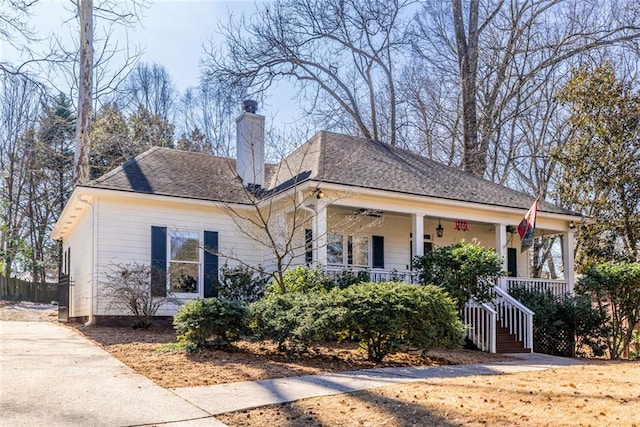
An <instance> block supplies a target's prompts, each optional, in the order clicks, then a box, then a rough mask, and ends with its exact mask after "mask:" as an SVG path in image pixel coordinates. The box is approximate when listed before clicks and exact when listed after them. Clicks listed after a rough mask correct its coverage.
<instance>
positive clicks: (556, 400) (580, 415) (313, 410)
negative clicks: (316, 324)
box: [0, 301, 640, 427]
mask: <svg viewBox="0 0 640 427" xmlns="http://www.w3.org/2000/svg"><path fill="white" fill-rule="evenodd" d="M0 320H30V321H56V310H55V307H54V306H48V305H32V304H30V303H20V304H13V303H4V302H2V301H0ZM66 326H68V327H71V328H73V330H75V331H76V332H78V333H80V334H83V335H85V336H86V337H87V338H89V339H90V340H93V341H95V342H96V344H98V345H100V346H102V347H103V348H104V349H105V350H107V351H108V352H110V353H111V354H113V355H114V356H115V357H117V358H118V359H120V360H121V361H123V362H124V363H125V364H127V365H129V366H131V367H132V368H133V369H134V370H136V371H137V372H139V373H141V374H143V375H146V376H147V377H149V378H151V379H152V380H153V381H155V382H157V383H158V384H160V385H161V386H164V387H185V386H192V385H204V384H218V383H223V382H234V381H244V380H255V379H264V378H276V377H286V376H292V375H302V374H313V373H320V372H336V371H343V370H351V369H359V368H368V367H373V366H407V365H419V364H421V365H422V364H425V365H434V364H435V365H438V364H451V363H481V362H491V361H498V360H505V359H506V357H505V356H500V355H491V354H486V353H480V352H472V351H463V350H457V351H448V350H447V351H438V352H431V353H429V355H428V357H426V358H421V357H419V356H417V355H410V354H397V355H394V356H393V357H390V358H389V359H388V360H385V363H383V364H378V365H373V364H371V363H369V362H366V361H365V360H364V355H363V354H361V353H359V352H358V350H357V348H356V346H354V345H345V346H335V345H325V346H318V347H317V348H314V349H313V350H312V352H311V353H309V354H305V355H297V356H286V355H283V354H280V353H278V352H276V351H275V349H274V348H273V346H271V345H268V344H258V343H250V342H241V343H239V344H238V346H237V348H235V350H234V351H231V352H223V351H214V350H210V351H204V352H201V353H199V354H197V355H188V354H187V353H185V352H182V351H172V347H171V345H170V344H171V343H174V342H175V335H174V334H173V331H172V330H171V329H170V328H164V329H162V328H156V329H151V330H149V331H134V330H132V329H130V328H122V327H120V328H117V327H86V328H85V327H83V326H81V325H66ZM216 418H217V419H219V420H220V421H222V422H224V423H225V424H227V425H229V426H284V427H286V426H292V427H297V426H305V427H306V426H397V427H405V426H431V425H435V426H548V425H554V426H601V425H607V426H609V425H610V426H629V427H640V362H610V361H601V360H600V361H585V363H584V364H582V365H579V366H574V367H567V368H561V369H552V370H545V371H533V372H527V373H518V374H511V375H496V376H469V377H459V378H448V379H430V380H426V381H421V382H417V383H411V384H400V385H393V386H387V387H381V388H377V389H371V390H365V391H360V392H356V393H350V394H340V395H335V396H326V397H319V398H312V399H305V400H300V401H297V402H292V403H288V404H284V405H273V406H267V407H262V408H257V409H254V410H250V411H241V412H234V413H228V414H223V415H221V416H217V417H216Z"/></svg>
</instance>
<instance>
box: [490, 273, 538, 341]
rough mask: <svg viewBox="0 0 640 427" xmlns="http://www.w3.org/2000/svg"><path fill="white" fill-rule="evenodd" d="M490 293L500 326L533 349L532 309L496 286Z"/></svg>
mask: <svg viewBox="0 0 640 427" xmlns="http://www.w3.org/2000/svg"><path fill="white" fill-rule="evenodd" d="M492 294H493V306H494V307H495V308H496V311H497V312H498V320H499V321H500V322H501V323H502V326H504V327H505V328H507V329H508V330H509V333H511V334H514V335H515V336H516V339H517V340H518V341H522V342H523V343H524V347H525V348H528V349H530V350H531V351H533V314H534V313H533V311H531V310H529V309H528V308H527V307H525V306H524V305H523V304H522V303H521V302H520V301H518V300H517V299H515V298H513V297H512V296H511V295H509V294H508V293H507V292H506V291H505V290H503V289H500V288H499V287H497V286H494V288H493V291H492Z"/></svg>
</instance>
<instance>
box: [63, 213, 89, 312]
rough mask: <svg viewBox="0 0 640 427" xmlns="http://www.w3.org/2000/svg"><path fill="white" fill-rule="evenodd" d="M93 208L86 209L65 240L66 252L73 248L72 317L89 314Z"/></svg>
mask: <svg viewBox="0 0 640 427" xmlns="http://www.w3.org/2000/svg"><path fill="white" fill-rule="evenodd" d="M93 212H94V211H93V209H88V210H87V211H85V213H84V215H83V216H82V218H80V219H79V220H78V223H77V225H76V227H75V230H74V232H73V233H72V234H71V235H70V236H69V237H68V238H67V239H65V240H64V242H63V247H64V250H65V252H66V251H67V249H69V248H71V259H70V260H69V267H70V276H71V280H72V286H70V287H69V300H70V305H71V307H70V308H69V316H70V317H83V316H89V314H90V310H91V294H92V286H93V282H94V280H93V279H94V261H93Z"/></svg>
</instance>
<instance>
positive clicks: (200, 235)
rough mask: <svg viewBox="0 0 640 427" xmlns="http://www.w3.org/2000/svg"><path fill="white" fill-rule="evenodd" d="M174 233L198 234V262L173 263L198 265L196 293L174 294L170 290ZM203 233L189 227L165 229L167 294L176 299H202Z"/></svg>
mask: <svg viewBox="0 0 640 427" xmlns="http://www.w3.org/2000/svg"><path fill="white" fill-rule="evenodd" d="M174 233H197V234H198V261H197V262H194V261H175V262H183V263H187V264H198V289H197V292H175V291H174V290H173V289H172V288H171V263H172V262H174V260H173V258H171V237H172V236H173V234H174ZM203 242H204V231H203V230H198V229H194V228H189V227H173V228H169V227H167V292H170V293H171V294H173V295H175V296H176V297H177V298H202V297H203V295H204V248H203V246H204V245H203Z"/></svg>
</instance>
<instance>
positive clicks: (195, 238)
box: [151, 225, 218, 298]
mask: <svg viewBox="0 0 640 427" xmlns="http://www.w3.org/2000/svg"><path fill="white" fill-rule="evenodd" d="M201 236H202V242H201V240H200V239H201ZM201 243H203V244H201ZM203 248H204V249H203ZM217 251H218V232H216V231H207V230H204V231H203V232H202V234H201V233H200V232H198V231H185V230H182V231H180V230H171V231H169V230H168V229H167V227H161V226H154V225H152V226H151V295H152V296H154V297H164V296H166V295H167V291H168V290H169V291H171V292H176V293H182V294H190V295H191V296H204V297H205V298H210V297H215V296H218V254H217ZM201 265H202V268H201V267H200V266H201Z"/></svg>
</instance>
